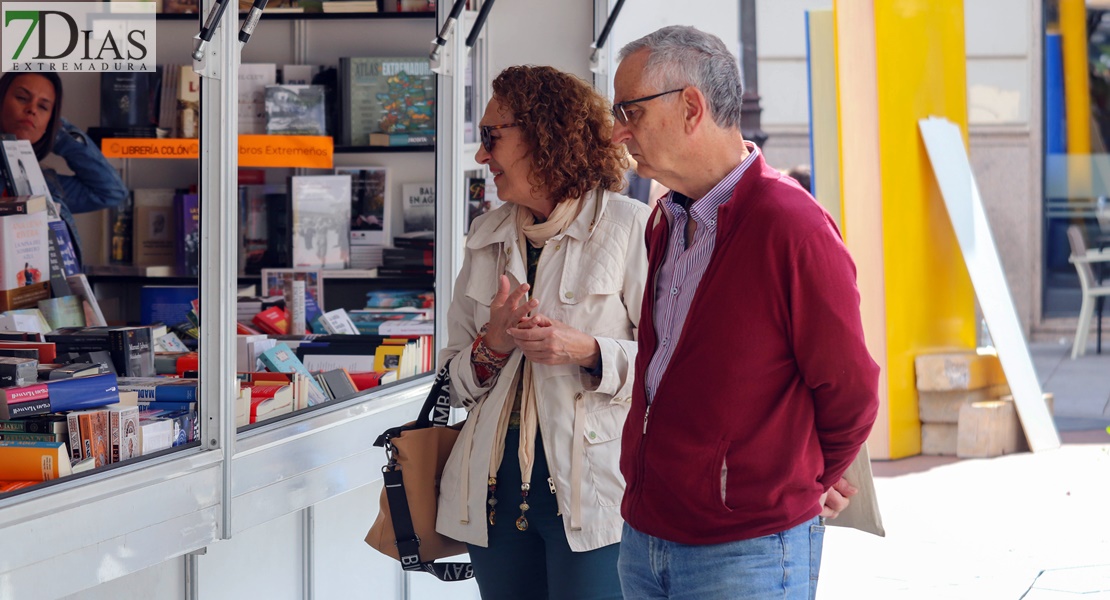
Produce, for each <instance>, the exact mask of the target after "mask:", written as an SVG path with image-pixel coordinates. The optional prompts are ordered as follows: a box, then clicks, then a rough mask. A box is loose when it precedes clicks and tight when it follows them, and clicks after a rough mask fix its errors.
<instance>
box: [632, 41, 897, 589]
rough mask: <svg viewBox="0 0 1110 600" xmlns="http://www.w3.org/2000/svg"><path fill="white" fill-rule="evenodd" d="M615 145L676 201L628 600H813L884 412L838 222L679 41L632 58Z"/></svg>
mask: <svg viewBox="0 0 1110 600" xmlns="http://www.w3.org/2000/svg"><path fill="white" fill-rule="evenodd" d="M615 91H616V98H615V100H616V102H615V104H614V107H613V113H614V116H615V118H616V126H615V129H614V131H613V139H614V142H616V143H623V144H624V145H625V146H626V147H627V148H628V151H629V152H630V153H631V154H632V156H633V158H635V159H636V161H637V164H638V172H639V174H640V176H642V177H650V178H653V179H656V180H658V181H659V182H660V183H662V184H663V185H665V186H666V187H667V188H669V189H670V190H672V193H671V194H669V195H668V196H666V197H664V199H663V200H661V201H660V202H659V205H658V206H657V207H656V208H655V210H654V212H653V214H652V216H651V217H650V218H649V220H648V229H647V234H646V238H647V244H648V258H649V261H650V265H649V271H648V273H649V274H648V282H647V287H646V288H645V289H646V290H647V292H646V293H645V294H644V308H643V310H642V311H641V315H642V316H641V318H640V328H639V347H640V350H639V354H638V356H637V359H636V382H637V385H636V386H635V391H634V394H633V397H632V407H631V411H630V412H629V415H628V420H627V422H626V423H625V427H624V436H623V441H622V450H621V472H622V474H623V475H624V478H625V480H626V482H627V488H626V490H625V495H624V499H623V502H622V506H621V513H622V515H623V516H624V519H625V521H626V525H625V529H624V532H623V538H622V542H621V553H620V561H619V569H620V576H621V586H622V589H623V592H624V595H625V597H626V598H637V599H641V598H699V599H704V598H779V599H781V598H812V597H813V595H814V593H815V589H816V584H817V575H818V570H819V567H820V559H821V543H822V538H823V532H824V527H823V519H824V518H825V517H833V516H835V515H836V514H837V513H838V512H839V511H840V510H843V508H844V507H846V506H847V497H848V496H850V495H852V494H853V493H855V489H854V488H853V487H852V486H851V485H849V484H848V483H847V482H845V481H843V480H842V479H841V475H842V474H843V473H844V471H845V470H846V469H847V468H848V466H849V464H850V463H851V462H852V460H853V459H854V458H855V456H856V454H857V452H858V451H859V449H860V446H861V445H862V444H863V443H864V441H865V440H866V439H867V435H868V433H869V432H870V431H871V425H872V424H873V422H874V420H875V415H876V412H877V409H878V375H879V368H878V366H877V365H876V364H875V362H874V361H873V360H871V357H870V355H869V354H868V353H867V349H866V347H865V346H864V338H863V326H862V324H861V322H860V314H859V292H858V290H857V288H856V284H855V266H854V264H853V263H852V260H851V258H850V257H849V256H848V252H847V249H846V248H845V246H844V244H843V243H842V241H841V239H840V235H839V232H838V230H837V227H836V224H835V223H834V222H833V221H832V219H831V217H830V216H829V214H828V213H827V212H826V211H824V210H823V209H822V208H821V207H820V205H818V204H817V202H816V201H814V199H813V198H812V197H811V196H810V195H809V194H808V193H807V192H806V191H805V190H803V189H802V188H801V187H800V186H799V185H797V182H795V181H794V180H792V179H790V178H787V177H784V176H782V175H781V174H780V173H779V172H778V171H777V170H775V169H773V168H771V167H769V166H767V164H766V163H764V161H763V157H762V155H761V153H760V152H759V149H758V148H756V147H755V145H754V144H751V143H749V142H745V141H744V139H743V136H742V135H741V133H740V98H741V83H740V74H739V71H738V68H737V61H736V58H735V57H734V56H733V55H732V54H731V53H730V52H729V51H728V49H727V48H726V47H725V45H724V44H723V43H722V42H721V40H720V39H718V38H716V37H715V36H712V35H709V34H706V33H703V32H701V31H698V30H696V29H693V28H690V27H667V28H664V29H661V30H659V31H656V32H655V33H652V34H650V35H648V36H645V37H644V38H641V39H639V40H637V41H635V42H632V43H631V44H628V45H627V46H625V47H624V49H623V50H622V51H621V63H620V67H619V68H618V69H617V74H616V79H615Z"/></svg>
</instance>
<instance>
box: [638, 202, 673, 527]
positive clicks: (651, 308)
mask: <svg viewBox="0 0 1110 600" xmlns="http://www.w3.org/2000/svg"><path fill="white" fill-rule="evenodd" d="M659 210H662V209H659ZM663 220H664V221H665V220H666V217H665V216H664V219H663ZM657 225H658V224H657ZM669 234H670V229H669V227H665V228H664V229H663V243H664V244H666V243H668V241H669V240H668V238H669V237H670V235H669ZM664 254H665V253H664ZM662 266H663V263H659V265H658V266H656V267H655V271H654V272H652V273H651V276H650V277H649V278H648V279H649V281H648V285H647V286H645V290H654V289H655V282H656V280H657V279H658V278H659V269H660V268H662ZM648 293H651V294H652V295H651V296H650V300H649V301H648V311H649V312H648V314H655V295H654V292H648ZM653 328H654V327H653ZM655 334H656V337H658V332H655ZM656 341H657V342H658V339H657V340H656ZM640 385H643V383H640ZM644 404H645V407H644V430H643V434H642V435H641V436H640V452H639V456H638V457H637V461H636V462H637V465H636V470H637V471H638V472H639V473H638V477H637V480H638V481H637V484H638V485H637V488H639V487H640V486H642V485H643V481H644V467H645V465H644V463H645V460H644V446H645V445H646V443H647V428H648V416H649V415H651V404H652V403H651V402H650V401H648V397H647V389H646V388H645V389H644ZM640 497H641V493H640V490H639V489H637V490H636V494H635V496H633V503H632V506H631V507H629V509H628V512H629V514H630V515H633V514H635V513H636V506H637V505H638V504H639V503H640Z"/></svg>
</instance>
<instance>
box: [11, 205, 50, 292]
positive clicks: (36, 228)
mask: <svg viewBox="0 0 1110 600" xmlns="http://www.w3.org/2000/svg"><path fill="white" fill-rule="evenodd" d="M46 221H47V216H46V213H43V212H39V213H33V214H27V215H7V216H4V217H0V289H2V290H14V289H17V288H22V287H27V286H35V284H40V283H45V282H46V278H47V277H48V275H49V273H50V253H49V247H48V242H47V233H46V232H47V224H46ZM44 291H45V290H44ZM45 298H46V296H43V297H41V298H37V299H35V300H34V303H37V302H38V301H39V300H43V299H45ZM27 302H29V300H28V301H27ZM34 303H31V304H32V305H33V304H34ZM25 306H26V304H24V306H19V307H15V308H23V307H25ZM9 308H12V307H6V308H3V310H8V309H9Z"/></svg>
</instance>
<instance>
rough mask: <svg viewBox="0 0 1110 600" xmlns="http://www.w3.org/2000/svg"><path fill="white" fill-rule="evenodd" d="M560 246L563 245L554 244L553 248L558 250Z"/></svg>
mask: <svg viewBox="0 0 1110 600" xmlns="http://www.w3.org/2000/svg"><path fill="white" fill-rule="evenodd" d="M562 247H563V245H562V244H555V249H556V250H558V249H559V248H562Z"/></svg>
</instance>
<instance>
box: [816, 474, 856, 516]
mask: <svg viewBox="0 0 1110 600" xmlns="http://www.w3.org/2000/svg"><path fill="white" fill-rule="evenodd" d="M858 492H859V490H858V489H857V488H856V486H854V485H852V484H851V483H848V480H847V479H844V478H843V477H841V478H840V481H837V482H836V483H834V484H833V486H832V487H831V488H829V491H827V492H825V493H824V494H821V516H822V517H825V518H826V519H835V518H836V517H837V515H839V514H840V513H841V512H843V511H844V509H846V508H848V503H849V500H848V499H849V498H851V497H852V496H855V495H856V493H858Z"/></svg>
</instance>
